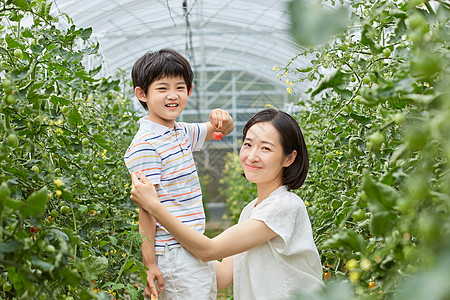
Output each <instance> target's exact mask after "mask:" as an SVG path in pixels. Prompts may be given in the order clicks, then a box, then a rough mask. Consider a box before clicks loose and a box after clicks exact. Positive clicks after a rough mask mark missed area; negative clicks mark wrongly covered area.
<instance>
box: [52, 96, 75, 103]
mask: <svg viewBox="0 0 450 300" xmlns="http://www.w3.org/2000/svg"><path fill="white" fill-rule="evenodd" d="M50 101H51V102H52V103H53V104H61V105H67V104H70V102H71V101H70V100H68V99H65V98H63V97H58V96H56V95H52V96H51V97H50Z"/></svg>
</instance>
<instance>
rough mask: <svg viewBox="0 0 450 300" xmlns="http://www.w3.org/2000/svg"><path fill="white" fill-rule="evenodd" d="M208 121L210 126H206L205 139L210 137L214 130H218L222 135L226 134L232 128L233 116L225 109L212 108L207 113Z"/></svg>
mask: <svg viewBox="0 0 450 300" xmlns="http://www.w3.org/2000/svg"><path fill="white" fill-rule="evenodd" d="M209 123H210V124H211V125H212V126H211V127H208V136H207V138H206V139H207V140H211V139H212V134H213V133H214V132H215V131H220V132H222V133H223V135H228V134H230V132H232V131H233V129H234V123H233V118H232V117H231V116H230V114H229V113H228V112H227V111H226V110H223V109H220V108H216V109H213V110H212V111H211V112H210V113H209Z"/></svg>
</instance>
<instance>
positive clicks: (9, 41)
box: [5, 34, 20, 49]
mask: <svg viewBox="0 0 450 300" xmlns="http://www.w3.org/2000/svg"><path fill="white" fill-rule="evenodd" d="M5 41H6V44H7V45H8V48H11V49H14V48H17V47H19V46H20V44H19V43H18V42H17V41H16V39H15V38H13V37H11V36H10V35H9V34H7V35H5Z"/></svg>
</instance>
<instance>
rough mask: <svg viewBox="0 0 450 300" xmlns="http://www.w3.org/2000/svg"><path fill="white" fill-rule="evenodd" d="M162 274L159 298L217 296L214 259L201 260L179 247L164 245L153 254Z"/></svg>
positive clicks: (205, 298) (207, 298) (204, 299)
mask: <svg viewBox="0 0 450 300" xmlns="http://www.w3.org/2000/svg"><path fill="white" fill-rule="evenodd" d="M156 262H157V264H158V267H159V270H160V271H161V272H162V274H163V278H164V290H163V291H162V292H161V293H160V294H159V297H158V299H159V300H186V299H198V300H210V299H211V300H215V299H216V298H217V283H216V271H215V269H214V262H212V261H210V262H207V263H204V262H202V261H201V260H200V259H198V258H197V257H195V256H194V255H193V254H192V253H190V252H189V251H188V250H186V249H185V248H183V247H175V248H172V249H169V247H168V246H166V247H165V249H164V254H163V255H156Z"/></svg>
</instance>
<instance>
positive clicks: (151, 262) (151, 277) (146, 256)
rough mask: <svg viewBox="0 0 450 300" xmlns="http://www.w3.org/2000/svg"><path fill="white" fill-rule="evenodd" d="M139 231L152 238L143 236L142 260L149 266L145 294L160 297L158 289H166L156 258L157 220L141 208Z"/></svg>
mask: <svg viewBox="0 0 450 300" xmlns="http://www.w3.org/2000/svg"><path fill="white" fill-rule="evenodd" d="M139 232H141V233H142V234H143V235H144V236H146V237H147V238H149V239H150V241H149V240H147V239H145V238H143V239H142V240H143V243H142V247H141V251H142V260H143V262H144V265H145V266H146V267H147V268H148V270H146V273H147V285H146V287H145V291H144V292H145V295H146V296H147V297H150V294H153V296H155V297H156V298H157V297H158V289H159V290H162V289H164V279H163V276H162V273H161V271H160V270H159V268H158V266H157V264H156V258H155V244H154V241H155V234H156V220H155V218H153V217H152V216H151V215H150V214H149V213H148V212H147V211H146V210H144V209H142V208H139ZM155 281H157V282H158V289H157V288H156V286H155Z"/></svg>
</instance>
